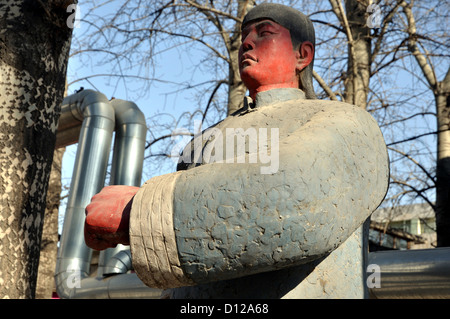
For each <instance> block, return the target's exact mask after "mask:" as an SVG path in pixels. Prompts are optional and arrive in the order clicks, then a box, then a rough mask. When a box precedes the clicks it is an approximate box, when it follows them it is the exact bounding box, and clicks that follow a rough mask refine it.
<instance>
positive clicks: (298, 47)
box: [239, 3, 316, 99]
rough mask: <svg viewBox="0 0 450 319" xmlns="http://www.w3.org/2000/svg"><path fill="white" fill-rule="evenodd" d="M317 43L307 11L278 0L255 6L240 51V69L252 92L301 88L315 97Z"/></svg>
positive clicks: (247, 23)
mask: <svg viewBox="0 0 450 319" xmlns="http://www.w3.org/2000/svg"><path fill="white" fill-rule="evenodd" d="M314 45H315V34H314V27H313V25H312V22H311V21H310V20H309V18H308V17H307V16H306V15H304V14H303V13H301V12H299V11H297V10H295V9H293V8H290V7H288V6H285V5H281V4H274V3H263V4H261V5H258V6H256V7H254V8H253V9H251V10H250V11H249V12H248V13H247V15H246V16H245V18H244V21H243V23H242V44H241V48H240V50H239V70H240V72H241V78H242V80H243V82H244V83H245V85H246V86H247V88H248V89H249V91H250V95H255V94H256V93H258V92H259V91H264V90H268V89H271V88H279V87H297V88H300V89H302V90H303V91H304V92H305V94H306V97H307V98H309V99H314V98H315V97H316V96H315V93H314V88H313V84H312V70H313V62H314ZM252 97H254V96H252Z"/></svg>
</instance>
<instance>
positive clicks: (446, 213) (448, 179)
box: [398, 0, 450, 247]
mask: <svg viewBox="0 0 450 319" xmlns="http://www.w3.org/2000/svg"><path fill="white" fill-rule="evenodd" d="M398 3H399V4H400V5H401V7H402V9H403V14H404V15H405V17H406V23H405V28H406V33H407V47H408V51H409V52H410V53H411V54H412V55H413V57H414V59H415V60H416V62H417V64H418V66H419V68H420V71H421V76H422V77H423V79H424V81H425V83H426V85H427V86H428V89H429V90H430V91H431V92H432V93H433V95H434V100H435V108H436V119H437V158H436V177H435V184H436V203H435V205H433V206H434V210H435V213H436V232H437V246H440V247H442V246H450V231H449V230H450V198H449V195H450V66H449V64H448V62H449V60H448V54H447V59H445V60H441V61H439V62H441V63H442V64H440V65H441V66H443V67H444V70H443V71H444V72H445V73H444V74H445V75H444V76H443V79H442V80H441V81H439V78H438V74H439V73H442V70H438V69H437V67H438V65H437V64H435V63H436V62H438V61H433V60H434V59H433V56H434V57H440V52H439V51H440V50H439V48H442V47H445V49H446V50H448V49H449V45H448V43H447V45H445V44H443V43H440V42H439V41H436V39H431V38H430V36H429V35H425V34H423V33H421V32H420V30H419V31H418V30H417V26H416V18H415V16H414V13H413V5H414V1H410V2H409V3H408V2H407V1H405V0H399V1H398ZM430 9H431V10H430V11H431V12H430V11H428V12H427V14H428V15H432V16H435V15H436V13H438V10H443V14H447V15H448V7H440V6H439V4H438V3H436V4H434V5H433V7H431V8H430ZM446 10H447V12H445V11H446ZM446 18H447V22H448V16H447V17H446ZM438 21H442V20H441V19H438ZM444 23H445V22H444ZM427 44H428V45H429V44H432V46H431V49H430V48H427ZM447 52H448V51H447ZM445 62H447V63H445ZM439 71H440V72H439Z"/></svg>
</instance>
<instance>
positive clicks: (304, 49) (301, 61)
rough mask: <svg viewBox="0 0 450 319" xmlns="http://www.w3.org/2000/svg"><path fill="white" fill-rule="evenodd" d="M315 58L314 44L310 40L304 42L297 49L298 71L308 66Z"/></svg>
mask: <svg viewBox="0 0 450 319" xmlns="http://www.w3.org/2000/svg"><path fill="white" fill-rule="evenodd" d="M313 59H314V45H313V44H312V43H311V42H309V41H305V42H303V43H302V44H301V45H300V47H299V48H298V51H297V66H296V69H297V72H300V71H302V70H303V69H304V68H306V67H307V66H308V65H309V64H310V63H311V62H312V61H313Z"/></svg>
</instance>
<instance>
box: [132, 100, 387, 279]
mask: <svg viewBox="0 0 450 319" xmlns="http://www.w3.org/2000/svg"><path fill="white" fill-rule="evenodd" d="M350 111H351V112H350ZM272 149H273V148H272ZM265 165H267V164H265ZM388 175H389V169H388V159H387V153H386V146H385V144H384V140H383V137H382V135H381V133H380V130H379V128H378V126H377V124H376V122H375V121H374V120H373V118H372V117H371V116H370V115H368V113H366V112H365V111H362V110H359V109H356V108H355V109H350V110H342V111H339V110H337V111H336V112H333V113H330V114H328V113H325V112H324V113H323V114H321V113H318V114H317V115H316V116H315V117H314V118H313V119H312V120H311V121H310V122H308V123H307V124H305V125H304V126H302V127H301V128H300V129H298V130H297V131H295V132H294V133H293V134H292V135H290V136H289V137H287V138H285V139H283V140H280V143H279V168H278V171H277V172H276V173H274V174H261V170H260V165H259V164H237V163H234V164H229V163H222V164H219V163H213V164H208V165H203V166H199V167H196V168H194V169H191V170H187V171H181V172H177V173H173V174H167V175H163V176H160V177H158V178H154V179H151V180H150V181H149V182H147V184H146V185H145V186H144V187H142V188H141V190H140V191H139V192H138V194H137V195H136V197H135V199H134V202H133V208H132V212H131V219H130V242H131V249H132V254H133V265H134V267H135V270H136V272H137V273H138V275H139V276H140V278H141V279H142V280H143V281H144V282H145V283H147V284H149V285H151V286H155V287H161V288H168V287H176V286H183V285H191V284H196V283H204V282H208V281H215V280H223V279H229V278H235V277H240V276H246V275H250V274H254V273H259V272H264V271H270V270H274V269H279V268H283V267H288V266H293V265H299V264H302V263H305V262H307V261H309V260H312V259H315V258H319V257H320V256H323V255H325V254H326V253H329V252H331V251H332V250H334V249H335V248H337V247H338V246H339V245H340V244H341V243H342V242H343V241H345V240H346V239H347V238H348V237H349V236H350V235H351V234H352V233H353V232H354V231H355V230H356V229H357V228H358V227H359V226H360V225H361V224H362V223H363V222H364V221H365V220H366V218H367V217H368V216H369V215H370V214H371V213H372V212H373V210H375V209H376V207H377V206H378V205H379V204H380V202H381V201H382V199H383V198H384V195H385V193H386V190H387V183H388Z"/></svg>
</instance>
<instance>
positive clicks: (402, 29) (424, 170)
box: [74, 0, 449, 229]
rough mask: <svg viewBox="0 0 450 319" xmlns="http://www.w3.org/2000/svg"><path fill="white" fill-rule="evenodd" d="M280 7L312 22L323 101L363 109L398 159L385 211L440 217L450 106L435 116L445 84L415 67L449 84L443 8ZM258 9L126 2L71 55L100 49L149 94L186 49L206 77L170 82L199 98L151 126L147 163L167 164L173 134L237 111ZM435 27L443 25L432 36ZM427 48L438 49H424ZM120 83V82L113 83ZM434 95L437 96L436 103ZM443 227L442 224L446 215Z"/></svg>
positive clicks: (243, 4)
mask: <svg viewBox="0 0 450 319" xmlns="http://www.w3.org/2000/svg"><path fill="white" fill-rule="evenodd" d="M277 2H281V3H284V4H287V5H291V6H293V7H295V8H298V9H299V10H300V11H302V12H304V13H305V14H307V15H309V16H310V18H311V20H312V21H313V23H314V24H315V28H316V36H317V41H316V59H315V64H314V66H315V70H316V71H315V72H314V77H315V79H316V81H317V83H316V84H317V88H316V91H317V95H318V97H319V98H325V99H326V98H330V99H334V100H343V101H346V102H349V103H352V104H355V105H358V106H359V107H362V108H365V109H366V110H368V111H369V112H371V113H372V114H373V116H374V117H375V118H376V119H377V121H378V123H379V124H380V126H381V128H382V130H383V134H384V135H385V139H386V142H387V144H388V147H389V152H390V158H391V187H390V191H389V194H388V196H387V199H386V201H385V204H384V205H399V204H406V203H409V202H414V201H417V200H419V201H424V202H427V203H429V204H430V205H431V206H432V207H433V208H436V209H438V208H437V207H439V206H442V205H440V204H435V202H436V200H435V198H434V197H435V194H436V192H437V193H440V194H445V192H447V194H448V190H447V191H445V190H443V191H442V192H441V191H440V190H439V189H440V188H439V187H443V186H439V187H438V188H439V189H438V190H436V185H448V184H449V183H446V182H445V180H446V178H447V177H439V178H437V177H436V163H437V161H438V155H437V151H436V148H435V147H434V146H432V143H433V141H432V138H433V137H435V136H437V132H440V133H439V136H440V137H439V140H440V141H442V140H443V136H444V135H445V134H447V133H445V132H446V130H447V128H446V126H445V125H447V124H446V122H445V123H444V122H442V121H441V122H439V123H440V124H439V127H437V126H436V124H435V123H436V122H437V121H436V120H435V119H436V118H438V116H439V117H440V118H445V115H444V116H440V115H439V112H441V113H442V110H445V108H442V107H441V108H439V110H441V111H436V109H430V99H435V100H436V101H438V100H439V101H444V100H445V101H446V97H447V96H448V89H446V85H447V84H446V83H447V80H443V81H441V82H439V81H437V80H434V82H433V81H432V82H430V81H429V79H432V77H427V76H425V77H424V76H423V75H424V72H423V71H419V72H417V71H418V68H414V67H412V64H411V63H412V61H416V62H414V64H417V62H419V63H418V64H417V65H418V66H419V68H422V65H423V66H426V65H428V66H427V68H428V69H427V70H430V71H426V72H427V74H429V75H431V74H434V77H435V78H439V77H438V74H440V75H441V77H440V78H445V74H446V73H444V76H442V74H443V73H442V65H445V68H448V63H447V64H446V61H447V60H446V59H445V58H448V53H446V52H445V51H446V50H447V51H448V45H447V46H446V45H445V37H446V32H445V25H446V23H445V19H446V17H447V18H448V9H447V10H446V8H445V2H442V1H437V0H431V1H427V2H426V3H424V2H406V1H400V0H385V1H378V2H376V1H369V0H358V1H357V0H344V1H342V0H328V1H314V2H311V1H301V0H298V1H277ZM106 3H110V2H109V1H108V2H105V3H102V4H100V5H97V6H96V7H94V9H99V8H103V6H104V5H106ZM257 3H259V2H258V1H243V0H240V1H224V2H219V1H189V0H186V1H170V0H167V1H152V3H151V4H148V5H145V6H144V5H140V4H142V2H140V1H132V0H128V1H123V2H121V5H120V6H119V8H118V9H116V10H114V11H113V12H112V13H111V14H102V15H100V14H97V15H95V12H96V10H90V11H89V12H90V13H89V14H88V16H87V17H86V19H87V21H92V22H91V23H92V29H91V30H89V31H88V32H86V36H85V37H84V38H82V39H80V42H79V43H80V46H78V47H79V49H78V50H75V52H74V54H79V55H80V56H83V55H84V54H85V53H86V52H91V53H92V52H94V51H95V52H101V54H103V56H104V57H110V59H109V60H107V59H105V60H104V61H106V62H108V63H110V64H109V65H111V66H112V69H113V70H112V71H111V72H109V75H113V78H114V79H120V81H121V83H124V85H125V83H126V81H125V78H126V77H127V76H131V78H133V79H138V78H145V79H149V80H151V81H147V82H146V83H147V84H149V87H148V88H149V89H150V87H151V84H159V83H163V82H166V83H167V81H168V80H167V79H165V78H164V77H161V76H159V74H156V73H154V72H155V71H154V70H155V69H156V68H155V67H157V66H158V65H159V64H160V63H171V61H166V60H164V57H165V52H167V50H179V52H180V60H181V59H186V57H188V58H189V61H188V62H191V65H192V67H191V68H190V69H189V71H190V72H192V74H194V73H196V72H198V73H201V74H203V75H204V77H203V78H202V79H203V81H200V82H195V81H188V82H178V83H175V81H173V82H171V83H170V84H171V85H172V87H173V88H174V89H173V90H172V91H171V92H170V91H169V92H168V94H171V93H172V94H177V93H178V92H179V91H180V90H189V91H192V92H193V94H192V97H193V98H192V100H191V101H190V102H191V103H190V105H189V106H187V107H185V110H186V111H185V112H184V113H183V114H182V115H181V116H180V117H179V118H174V117H173V116H172V115H170V114H162V113H160V114H158V115H157V116H154V117H152V118H151V119H149V126H150V127H151V130H150V136H151V137H150V140H149V141H148V145H147V147H148V150H149V153H148V154H149V155H148V157H153V159H152V160H151V161H147V163H146V165H155V163H156V164H157V165H160V164H161V163H162V162H161V161H155V160H154V157H155V156H158V157H164V158H169V157H171V156H173V153H171V150H172V149H173V146H174V144H176V142H177V140H174V139H173V134H172V133H173V132H174V129H175V128H179V127H185V128H188V130H187V131H183V132H181V131H179V132H178V133H177V134H179V136H180V138H182V137H183V136H189V134H192V132H194V131H195V129H194V127H193V123H192V120H193V119H194V118H196V117H197V118H198V117H200V119H201V120H202V121H204V122H206V123H207V124H213V123H215V122H217V120H220V119H222V118H223V117H225V116H227V115H228V114H230V113H231V112H232V111H233V110H234V109H236V108H238V107H239V106H240V103H241V101H242V96H243V94H244V92H245V89H244V88H243V87H242V83H240V80H239V78H238V72H237V66H236V64H235V63H236V61H237V59H236V53H237V47H238V44H239V32H240V21H242V17H243V14H244V13H245V12H246V10H248V8H249V7H251V6H252V5H254V4H257ZM408 8H410V9H408ZM408 10H410V12H412V13H415V14H416V15H415V17H416V19H415V23H417V21H420V24H421V27H422V28H424V32H417V31H416V30H414V29H413V27H411V26H412V25H413V24H412V22H413V21H414V20H411V19H410V18H408V13H407V12H408ZM101 12H102V13H104V12H109V11H108V10H102V11H101ZM409 16H412V17H414V15H411V14H409ZM371 18H377V19H378V20H377V21H376V23H375V25H369V21H371V20H370V19H371ZM94 19H95V23H94ZM433 21H439V24H436V28H434V29H433V26H432V24H433ZM88 23H89V22H88ZM439 27H440V29H439ZM435 31H436V32H435ZM94 44H95V46H94ZM426 46H428V47H429V48H431V51H430V50H429V51H427V50H426V49H425V48H426ZM417 52H419V53H421V54H419V55H418V54H417ZM86 56H88V55H86ZM89 56H90V55H89ZM420 56H422V57H423V58H420ZM419 60H420V61H422V62H420V61H419ZM85 61H86V62H88V61H87V60H85ZM136 61H138V62H139V64H140V66H141V67H140V68H139V69H138V70H139V72H138V73H132V74H130V73H129V71H130V70H132V68H133V65H134V64H135V62H136ZM183 61H186V60H183ZM423 62H425V64H424V63H423ZM104 65H107V64H104ZM114 70H115V71H114ZM446 71H447V70H445V72H446ZM152 72H153V73H152ZM105 74H108V73H105ZM92 76H97V75H95V74H93V75H92ZM90 79H91V80H93V79H94V78H90ZM445 79H446V78H445ZM87 80H89V79H87ZM118 83H119V80H117V81H116V82H114V85H117V84H118ZM140 91H146V90H142V89H140ZM436 92H440V93H439V94H437V95H436V94H435V93H436ZM438 96H439V98H438ZM436 103H437V102H436ZM440 103H441V104H442V103H444V102H440ZM441 104H440V105H441ZM442 105H443V104H442ZM447 118H448V117H447ZM441 132H442V134H441ZM186 134H187V135H186ZM441 144H442V145H444V144H443V143H441V142H440V144H439V145H441ZM158 147H159V148H158ZM439 152H440V153H439V154H441V153H442V152H441V151H439ZM442 154H444V153H442ZM444 162H445V160H441V161H440V164H438V165H437V166H438V171H439V172H442V173H439V174H438V175H439V176H441V175H442V174H443V175H444V176H445V174H448V173H445V172H446V170H445V169H444V170H442V169H441V168H440V167H445V166H446V165H444V164H443V163H444ZM171 164H173V163H171ZM153 168H154V167H153ZM437 180H441V181H443V182H442V183H438V182H437ZM438 197H439V195H438ZM439 201H440V200H438V202H439ZM442 207H445V205H444V206H442ZM444 210H445V209H443V211H444ZM446 211H448V209H446ZM441 215H442V214H441ZM438 223H441V219H440V217H439V218H438ZM445 227H446V229H448V226H444V228H445Z"/></svg>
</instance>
